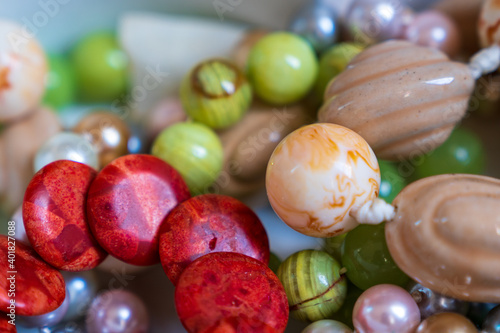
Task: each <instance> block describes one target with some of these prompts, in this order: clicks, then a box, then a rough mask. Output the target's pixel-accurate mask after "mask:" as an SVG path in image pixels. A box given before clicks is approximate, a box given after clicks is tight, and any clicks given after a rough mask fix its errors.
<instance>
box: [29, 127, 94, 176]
mask: <svg viewBox="0 0 500 333" xmlns="http://www.w3.org/2000/svg"><path fill="white" fill-rule="evenodd" d="M58 160H71V161H75V162H79V163H83V164H86V165H88V166H90V167H92V168H94V169H96V170H99V159H98V156H97V151H96V149H95V148H94V146H92V144H91V143H90V142H88V141H87V140H86V139H85V138H84V137H83V136H81V135H78V134H75V133H69V132H61V133H58V134H56V135H54V136H53V137H51V138H50V139H49V140H47V141H46V142H45V143H44V144H43V146H41V147H40V149H39V150H38V151H37V153H36V155H35V160H34V165H33V168H34V170H35V172H38V171H39V170H40V169H41V168H43V167H44V166H46V165H47V164H49V163H52V162H54V161H58Z"/></svg>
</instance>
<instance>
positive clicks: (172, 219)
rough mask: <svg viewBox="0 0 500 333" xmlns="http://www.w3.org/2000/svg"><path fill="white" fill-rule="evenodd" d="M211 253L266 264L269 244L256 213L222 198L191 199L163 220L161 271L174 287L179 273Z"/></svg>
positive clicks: (201, 197) (226, 197)
mask: <svg viewBox="0 0 500 333" xmlns="http://www.w3.org/2000/svg"><path fill="white" fill-rule="evenodd" d="M210 252H238V253H242V254H245V255H247V256H250V257H253V258H255V259H258V260H260V261H262V262H264V263H265V264H266V265H267V263H268V262H269V240H268V238H267V234H266V230H265V229H264V226H263V225H262V223H261V222H260V219H259V218H258V217H257V215H255V213H254V212H253V211H252V210H251V209H250V208H248V207H247V206H246V205H245V204H243V203H242V202H240V201H238V200H236V199H234V198H231V197H228V196H224V195H216V194H205V195H200V196H197V197H194V198H191V199H189V200H187V201H185V202H183V203H182V204H180V205H179V206H177V207H176V208H174V209H173V210H172V212H171V213H170V214H169V215H168V216H167V217H166V218H165V221H164V222H163V224H162V226H161V228H160V258H161V263H162V265H163V270H164V271H165V273H166V274H167V276H168V278H169V279H170V281H172V283H174V284H177V280H178V279H179V276H180V274H181V273H182V271H183V270H184V269H185V268H186V267H187V266H188V265H189V264H190V263H191V262H193V261H194V260H195V259H197V258H199V257H201V256H203V255H205V254H208V253H210Z"/></svg>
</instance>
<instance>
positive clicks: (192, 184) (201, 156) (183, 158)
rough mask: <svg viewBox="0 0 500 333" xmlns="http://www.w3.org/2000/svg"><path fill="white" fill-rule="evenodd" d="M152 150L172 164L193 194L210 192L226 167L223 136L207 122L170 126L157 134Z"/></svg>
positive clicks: (155, 154) (154, 153)
mask: <svg viewBox="0 0 500 333" xmlns="http://www.w3.org/2000/svg"><path fill="white" fill-rule="evenodd" d="M151 152H152V154H153V155H154V156H156V157H159V158H161V159H162V160H164V161H165V162H167V163H169V164H170V165H172V166H173V167H174V168H175V169H176V170H177V171H178V172H179V173H180V174H181V175H182V177H183V179H184V180H185V181H186V184H187V185H188V187H189V189H190V191H191V193H193V194H201V193H204V192H206V191H207V190H208V189H209V187H210V185H212V183H213V182H214V181H215V180H216V179H217V177H218V176H219V173H220V171H221V169H222V158H223V153H222V145H221V142H220V139H219V138H218V137H217V135H216V134H215V132H214V131H213V130H211V129H210V128H208V127H207V126H205V125H203V124H198V123H178V124H175V125H173V126H170V127H169V128H167V129H166V130H164V131H163V132H161V134H160V135H159V136H158V137H157V138H156V140H155V142H154V143H153V147H152V148H151Z"/></svg>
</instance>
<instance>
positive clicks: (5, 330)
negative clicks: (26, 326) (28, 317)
mask: <svg viewBox="0 0 500 333" xmlns="http://www.w3.org/2000/svg"><path fill="white" fill-rule="evenodd" d="M13 315H14V316H15V313H14V314H13ZM13 319H15V317H14V318H13ZM9 320H12V319H11V318H10V317H7V314H5V313H0V333H17V329H16V326H15V325H12V324H10V323H9ZM13 322H14V323H15V322H16V321H15V320H14V321H13Z"/></svg>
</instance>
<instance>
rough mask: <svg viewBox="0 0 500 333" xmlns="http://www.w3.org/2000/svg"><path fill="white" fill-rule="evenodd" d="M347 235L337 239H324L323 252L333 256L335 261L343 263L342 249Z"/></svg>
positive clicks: (336, 237) (339, 236)
mask: <svg viewBox="0 0 500 333" xmlns="http://www.w3.org/2000/svg"><path fill="white" fill-rule="evenodd" d="M346 236H347V233H345V234H342V235H338V236H335V237H329V238H324V240H323V242H324V243H323V251H325V252H326V253H328V254H329V255H331V256H332V257H333V258H335V260H337V261H338V262H341V253H340V248H341V246H342V243H343V242H344V238H345V237H346Z"/></svg>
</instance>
